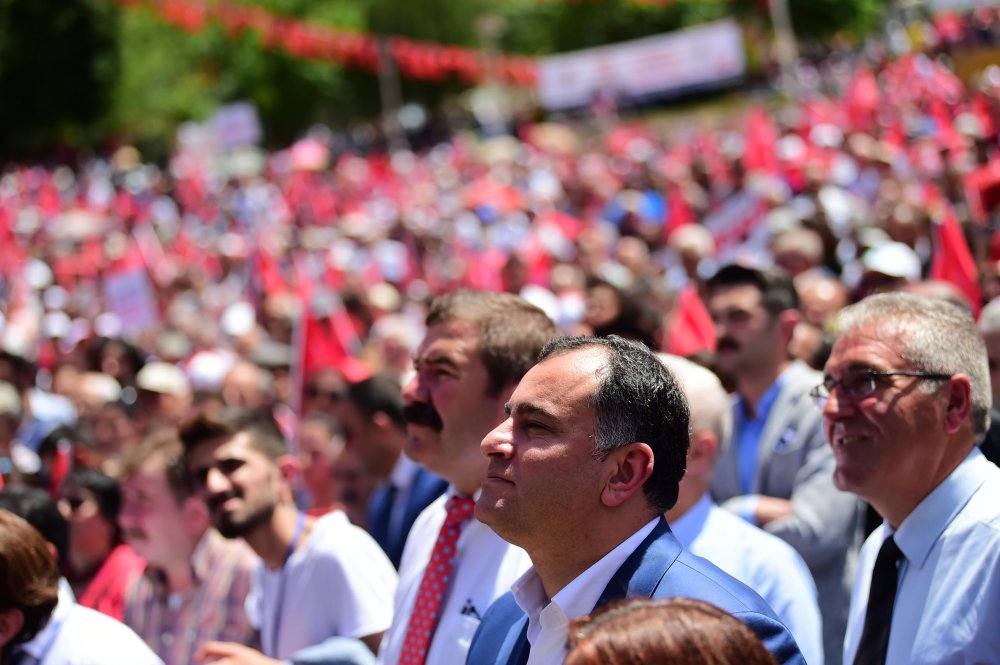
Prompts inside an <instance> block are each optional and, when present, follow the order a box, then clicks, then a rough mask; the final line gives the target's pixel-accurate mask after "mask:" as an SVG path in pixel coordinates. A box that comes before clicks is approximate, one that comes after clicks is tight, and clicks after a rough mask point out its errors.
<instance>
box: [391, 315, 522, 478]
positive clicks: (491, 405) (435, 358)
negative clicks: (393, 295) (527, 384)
mask: <svg viewBox="0 0 1000 665" xmlns="http://www.w3.org/2000/svg"><path fill="white" fill-rule="evenodd" d="M414 365H415V367H416V374H415V375H414V377H413V379H412V380H411V381H410V382H409V384H407V386H406V387H405V388H404V390H403V402H404V404H405V408H406V418H407V421H408V425H407V440H406V447H405V452H406V454H407V455H408V456H409V457H410V458H411V459H413V460H414V461H416V462H417V463H419V464H421V465H422V466H424V467H426V468H427V469H429V470H430V471H432V472H434V473H436V474H438V475H439V476H441V477H442V478H445V479H446V480H448V481H449V482H452V483H454V484H456V485H459V489H460V490H462V491H465V492H467V493H471V492H473V491H475V489H476V487H478V485H479V481H480V480H481V479H482V469H483V467H484V466H485V460H484V459H483V458H482V456H481V455H480V453H479V442H480V441H481V440H482V438H483V435H484V434H485V433H486V432H487V431H489V429H490V428H491V427H493V426H495V425H496V424H497V423H498V422H500V421H501V420H502V419H503V404H504V401H505V397H506V394H509V393H507V391H501V393H504V394H501V395H499V396H495V395H494V396H491V395H488V394H487V390H486V388H487V385H488V374H487V370H486V366H485V365H484V364H483V361H482V360H481V359H480V356H479V332H478V330H477V329H476V327H475V326H474V325H472V324H470V323H468V322H465V321H460V320H453V321H449V322H447V323H442V324H440V325H435V326H432V327H431V328H430V329H429V330H428V331H427V337H426V338H425V339H424V341H423V343H422V344H421V345H420V348H419V349H418V351H417V356H416V359H415V363H414ZM462 485H464V486H465V487H462Z"/></svg>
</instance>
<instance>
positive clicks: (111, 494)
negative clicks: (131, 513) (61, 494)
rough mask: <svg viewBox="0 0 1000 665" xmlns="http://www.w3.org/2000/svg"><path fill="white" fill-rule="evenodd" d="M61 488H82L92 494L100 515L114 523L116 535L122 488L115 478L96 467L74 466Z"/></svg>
mask: <svg viewBox="0 0 1000 665" xmlns="http://www.w3.org/2000/svg"><path fill="white" fill-rule="evenodd" d="M62 488H63V489H68V488H72V489H83V490H86V491H88V492H90V493H91V494H93V495H94V501H96V502H97V509H98V511H99V512H100V513H101V517H103V518H104V519H105V520H107V521H108V522H110V523H111V524H113V525H114V527H115V532H116V536H117V530H118V513H119V512H120V511H121V509H122V488H121V486H120V485H119V484H118V481H117V480H116V479H114V478H112V477H111V476H109V475H108V474H106V473H104V472H102V471H99V470H97V469H88V468H76V469H73V470H72V471H70V472H69V474H68V475H67V476H66V478H65V480H63V483H62Z"/></svg>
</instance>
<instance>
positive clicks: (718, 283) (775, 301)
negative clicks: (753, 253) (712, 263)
mask: <svg viewBox="0 0 1000 665" xmlns="http://www.w3.org/2000/svg"><path fill="white" fill-rule="evenodd" d="M745 285H750V286H755V287H757V290H758V291H760V303H761V305H763V306H764V309H766V310H767V312H768V313H769V314H770V315H771V316H772V317H773V316H777V315H778V314H780V313H781V312H783V311H785V310H786V309H798V308H799V296H798V293H797V292H796V291H795V286H794V283H793V282H792V279H791V277H789V276H788V273H786V272H785V271H784V270H781V269H780V268H749V267H747V266H742V265H739V264H736V263H731V264H729V265H726V266H723V267H721V268H719V270H718V271H717V272H716V273H715V274H714V275H712V277H711V278H710V279H709V280H708V281H707V282H706V287H707V289H708V292H709V293H712V292H714V291H716V290H718V289H723V288H729V287H734V286H745Z"/></svg>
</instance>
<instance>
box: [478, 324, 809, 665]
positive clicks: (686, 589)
mask: <svg viewBox="0 0 1000 665" xmlns="http://www.w3.org/2000/svg"><path fill="white" fill-rule="evenodd" d="M507 414H508V418H507V419H506V420H505V421H504V422H503V423H501V424H500V425H499V426H497V428H496V429H494V430H493V431H492V432H490V433H489V434H488V435H487V436H486V438H485V439H483V443H482V450H483V452H484V453H485V454H486V455H487V456H488V457H489V466H488V468H487V472H486V478H485V481H484V482H483V487H482V494H481V496H480V498H479V500H478V501H477V502H476V517H477V518H478V519H479V520H480V521H482V522H484V523H485V524H487V525H488V526H490V527H491V528H492V529H493V530H494V531H496V532H497V534H499V535H500V536H501V537H502V538H504V539H505V540H507V541H508V542H511V543H513V544H515V545H518V546H520V547H523V548H524V549H525V550H526V551H527V552H528V554H529V555H530V557H531V561H532V564H533V566H532V568H531V569H530V570H529V571H528V572H527V573H525V575H524V576H523V577H521V578H520V579H519V580H518V581H517V582H515V584H514V586H513V587H512V593H510V594H507V595H506V596H503V597H502V598H501V599H499V600H498V601H497V602H496V603H494V604H493V605H492V606H491V607H490V609H489V610H488V611H487V612H486V614H485V615H484V617H483V620H482V623H481V625H480V627H479V630H478V631H477V633H476V636H475V638H474V639H473V642H472V646H471V649H470V651H469V656H468V659H467V661H466V662H467V663H470V664H472V665H483V664H487V663H498V664H499V663H511V664H514V663H528V662H529V657H530V662H531V663H532V665H536V664H537V665H556V664H558V663H562V661H563V659H564V658H565V655H566V638H567V625H568V622H569V620H571V619H573V618H575V617H579V616H583V615H586V614H588V613H590V612H591V611H593V610H594V608H596V607H600V606H602V605H604V604H606V603H608V602H610V601H613V600H617V599H621V598H628V597H637V596H642V597H653V598H660V597H669V596H687V597H692V598H698V599H700V600H704V601H707V602H709V603H712V604H714V605H717V606H718V607H720V608H722V609H723V610H725V611H727V612H730V613H732V614H733V615H735V616H736V617H737V618H738V619H740V620H741V621H743V622H744V623H745V624H747V626H749V627H750V628H751V629H752V630H753V631H754V632H755V633H756V634H757V635H758V637H760V639H761V640H762V641H763V643H764V644H765V646H766V647H767V648H768V649H769V650H770V651H771V653H772V654H774V656H775V658H776V659H777V661H778V662H779V663H804V660H803V659H802V655H801V654H800V653H799V649H798V647H797V646H796V644H795V640H794V639H793V638H792V636H791V634H790V633H789V632H788V630H787V629H786V628H785V626H784V625H782V623H781V622H780V621H779V620H778V619H777V617H776V616H775V614H774V612H773V611H772V610H771V608H769V607H768V606H767V604H766V603H765V602H764V601H763V600H761V598H760V597H759V596H758V595H757V594H755V593H754V592H753V591H751V590H750V589H749V588H748V587H746V586H745V585H743V584H742V583H740V582H738V581H737V580H735V579H734V578H732V577H730V576H729V575H727V574H726V573H724V572H722V571H721V570H719V569H718V568H716V567H715V566H713V565H712V564H710V563H708V562H707V561H705V560H703V559H700V558H698V557H695V556H693V555H691V554H689V553H687V552H685V551H683V548H682V547H681V545H680V544H679V543H678V542H677V539H676V538H675V537H674V536H673V534H671V532H670V528H669V527H668V526H667V524H666V522H665V521H664V520H663V518H662V517H661V515H662V514H663V512H664V511H665V510H667V509H668V508H670V507H671V506H672V505H673V504H674V502H675V501H676V500H677V492H678V483H679V482H680V479H681V477H682V476H683V474H684V466H685V459H686V456H687V448H688V420H689V415H688V407H687V403H686V401H685V398H684V396H683V394H682V393H681V391H680V388H679V387H678V385H677V382H676V381H675V380H674V378H673V377H672V376H671V374H670V372H669V371H668V370H667V369H666V368H665V367H664V366H663V365H662V364H661V363H660V362H659V360H658V359H657V358H656V356H654V355H653V354H652V353H651V352H650V351H649V350H648V349H647V348H646V347H644V346H642V345H641V344H638V343H635V342H629V341H626V340H623V339H621V338H618V337H614V336H612V337H609V338H593V337H570V338H562V339H558V340H554V341H553V342H550V343H549V344H548V345H547V346H546V347H545V349H544V350H543V351H542V354H541V356H540V360H539V362H538V364H537V365H535V366H534V367H533V368H532V369H531V370H529V371H528V373H527V374H526V375H525V376H524V378H523V379H522V380H521V382H520V383H519V384H518V387H517V389H516V390H515V391H514V393H513V395H512V396H511V398H510V401H509V402H508V404H507Z"/></svg>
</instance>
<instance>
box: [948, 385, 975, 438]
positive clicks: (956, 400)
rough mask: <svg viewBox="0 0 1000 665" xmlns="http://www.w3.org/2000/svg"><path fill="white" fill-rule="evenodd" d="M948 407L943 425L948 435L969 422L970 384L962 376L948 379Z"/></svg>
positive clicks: (970, 408)
mask: <svg viewBox="0 0 1000 665" xmlns="http://www.w3.org/2000/svg"><path fill="white" fill-rule="evenodd" d="M947 390H948V407H947V411H946V412H945V419H944V425H945V428H946V429H947V430H948V432H949V433H952V434H953V433H955V432H957V431H958V430H959V429H961V427H962V426H963V425H965V423H966V422H968V420H969V412H970V411H971V410H972V383H971V382H970V381H969V377H967V376H966V375H964V374H956V375H955V376H953V377H951V378H950V379H948V386H947Z"/></svg>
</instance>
